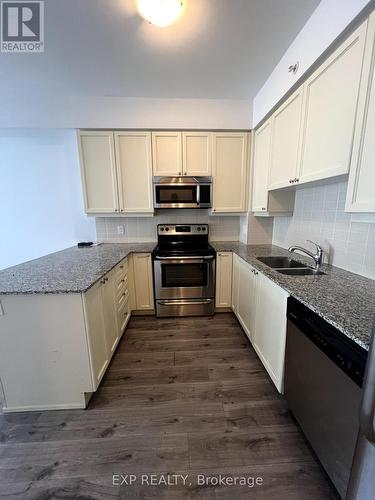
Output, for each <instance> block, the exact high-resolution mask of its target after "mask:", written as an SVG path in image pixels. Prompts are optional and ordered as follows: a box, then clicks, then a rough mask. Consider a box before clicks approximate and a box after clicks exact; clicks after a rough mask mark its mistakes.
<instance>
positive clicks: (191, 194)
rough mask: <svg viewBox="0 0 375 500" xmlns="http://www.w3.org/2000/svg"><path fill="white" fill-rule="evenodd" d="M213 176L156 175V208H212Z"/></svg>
mask: <svg viewBox="0 0 375 500" xmlns="http://www.w3.org/2000/svg"><path fill="white" fill-rule="evenodd" d="M211 199H212V179H211V177H154V207H155V208H211Z"/></svg>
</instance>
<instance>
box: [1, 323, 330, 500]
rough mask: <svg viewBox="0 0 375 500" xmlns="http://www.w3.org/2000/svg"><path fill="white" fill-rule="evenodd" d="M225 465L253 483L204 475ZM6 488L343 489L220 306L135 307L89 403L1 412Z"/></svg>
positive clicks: (203, 492) (289, 493)
mask: <svg viewBox="0 0 375 500" xmlns="http://www.w3.org/2000/svg"><path fill="white" fill-rule="evenodd" d="M113 474H118V475H121V474H122V475H124V476H125V475H130V474H132V475H134V476H136V477H137V480H136V481H135V482H134V483H133V484H132V485H128V486H127V485H122V486H120V485H115V486H113V485H112V483H113ZM142 474H143V475H147V474H156V476H154V477H155V478H156V479H154V480H155V481H157V482H158V481H159V480H160V478H165V479H166V475H167V474H171V475H172V474H179V475H184V476H186V475H188V478H187V479H186V485H185V486H184V485H183V480H182V479H180V478H178V480H177V484H172V485H170V486H165V485H159V486H158V485H151V484H150V485H147V484H143V485H142V484H141V483H142ZM220 474H221V475H222V476H224V477H226V478H228V477H229V478H235V477H237V478H242V477H244V478H246V479H247V481H248V483H247V484H246V485H243V484H236V485H230V484H227V485H221V486H220V485H214V484H200V482H199V481H198V479H197V476H198V475H205V476H206V477H207V476H210V477H213V478H215V477H216V478H217V477H218V476H219V475H220ZM147 478H148V480H149V482H151V481H152V479H151V477H150V476H147ZM251 478H261V480H262V484H261V485H260V484H259V485H254V486H253V487H251V484H252V483H251V480H252V479H251ZM169 480H170V481H171V482H175V479H174V477H172V476H171V477H170V478H169ZM261 480H260V479H258V482H259V483H260V482H261ZM116 481H117V482H118V481H123V478H121V477H117V476H115V482H116ZM144 481H146V479H144ZM214 481H215V479H213V480H212V482H214ZM229 481H230V479H229ZM233 481H234V479H233ZM239 481H240V479H236V482H237V483H238V482H239ZM190 483H191V484H190ZM0 498H22V499H29V498H30V499H31V498H32V499H37V498H38V499H53V498H56V499H62V498H64V499H81V500H83V499H102V498H103V499H107V498H108V499H111V498H129V499H136V498H142V499H148V498H153V499H174V500H175V499H180V498H181V499H195V498H197V499H205V500H206V499H231V500H232V499H242V498H253V499H256V500H263V499H267V500H268V499H270V498H274V499H275V500H278V499H283V500H284V499H288V500H294V499H295V500H308V499H311V500H316V499H320V500H324V499H336V498H337V496H336V493H335V492H334V490H333V487H332V486H331V484H330V482H329V481H328V479H327V478H326V476H325V474H324V472H323V471H322V469H321V467H320V465H319V464H318V463H317V461H316V459H315V457H314V456H313V454H312V452H311V450H310V448H309V446H308V445H307V444H306V442H305V440H304V438H303V436H302V434H301V432H300V430H299V428H298V427H297V425H296V423H295V422H294V420H293V418H292V417H291V416H290V414H289V412H288V409H287V406H286V404H285V401H284V400H283V398H282V397H280V396H279V395H278V393H277V391H276V389H275V388H274V386H273V384H272V383H271V381H270V379H269V378H268V376H267V374H266V372H265V370H264V368H263V366H262V365H261V363H260V361H259V360H258V358H257V356H256V355H255V353H254V351H253V350H252V348H251V347H250V345H249V343H248V341H247V339H246V336H245V334H244V333H243V331H242V329H241V327H240V325H239V324H238V322H237V320H236V318H235V317H234V315H232V314H217V315H216V316H215V317H213V318H181V319H155V318H154V317H134V318H132V319H131V322H130V324H129V327H128V329H127V331H126V333H125V336H124V338H123V340H122V341H121V343H120V345H119V347H118V350H117V352H116V354H115V357H114V359H113V361H112V363H111V366H110V368H109V370H108V372H107V374H106V376H105V378H104V380H103V382H102V384H101V387H100V389H99V390H98V391H97V393H96V394H95V395H94V397H93V398H92V400H91V402H90V404H89V407H88V409H87V410H82V411H81V410H72V411H48V412H36V413H23V414H9V415H0Z"/></svg>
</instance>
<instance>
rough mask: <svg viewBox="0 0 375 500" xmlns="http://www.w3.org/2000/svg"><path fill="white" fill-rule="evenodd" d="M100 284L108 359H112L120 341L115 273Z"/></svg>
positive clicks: (110, 274)
mask: <svg viewBox="0 0 375 500" xmlns="http://www.w3.org/2000/svg"><path fill="white" fill-rule="evenodd" d="M100 284H101V293H102V308H103V318H104V331H105V338H106V345H107V351H108V357H109V358H111V356H112V354H113V353H114V352H115V349H116V347H117V344H118V341H119V339H120V337H119V331H118V326H117V314H116V302H115V299H116V298H115V278H114V273H113V272H110V273H108V274H107V276H105V277H104V278H103V279H102V280H100Z"/></svg>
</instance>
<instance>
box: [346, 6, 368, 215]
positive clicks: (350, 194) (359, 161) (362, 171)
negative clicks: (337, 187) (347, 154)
mask: <svg viewBox="0 0 375 500" xmlns="http://www.w3.org/2000/svg"><path fill="white" fill-rule="evenodd" d="M374 40H375V14H372V15H371V16H370V19H369V27H368V34H367V41H366V49H365V58H364V64H363V70H362V80H361V86H360V95H359V104H358V115H357V123H356V128H355V134H354V144H353V153H352V157H351V162H350V175H349V183H348V191H347V198H346V207H345V210H346V211H347V212H364V213H366V212H367V213H372V216H373V213H374V212H375V168H374V158H375V71H374V65H375V43H374ZM372 220H373V219H372Z"/></svg>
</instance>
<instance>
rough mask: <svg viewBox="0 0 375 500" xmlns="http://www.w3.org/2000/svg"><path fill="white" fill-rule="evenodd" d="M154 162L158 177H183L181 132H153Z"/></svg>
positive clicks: (154, 169)
mask: <svg viewBox="0 0 375 500" xmlns="http://www.w3.org/2000/svg"><path fill="white" fill-rule="evenodd" d="M152 162H153V172H154V175H156V176H166V177H178V176H181V175H182V134H181V132H152Z"/></svg>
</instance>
